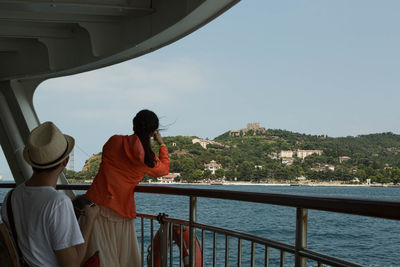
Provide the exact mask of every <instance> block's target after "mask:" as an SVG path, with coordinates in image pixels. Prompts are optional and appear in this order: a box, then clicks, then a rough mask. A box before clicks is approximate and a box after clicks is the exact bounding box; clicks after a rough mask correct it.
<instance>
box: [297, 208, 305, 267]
mask: <svg viewBox="0 0 400 267" xmlns="http://www.w3.org/2000/svg"><path fill="white" fill-rule="evenodd" d="M307 224H308V210H307V209H303V208H297V210H296V255H295V266H296V267H305V266H306V258H304V257H301V256H300V255H299V253H298V252H299V251H300V250H302V249H304V248H306V247H307Z"/></svg>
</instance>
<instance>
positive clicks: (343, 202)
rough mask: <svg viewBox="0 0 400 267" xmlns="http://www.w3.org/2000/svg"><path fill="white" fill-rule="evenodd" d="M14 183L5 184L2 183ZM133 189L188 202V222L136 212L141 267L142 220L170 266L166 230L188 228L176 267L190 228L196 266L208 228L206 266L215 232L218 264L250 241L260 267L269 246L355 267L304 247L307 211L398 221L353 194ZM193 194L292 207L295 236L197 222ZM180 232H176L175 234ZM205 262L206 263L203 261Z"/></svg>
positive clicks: (398, 216) (383, 204) (301, 259)
mask: <svg viewBox="0 0 400 267" xmlns="http://www.w3.org/2000/svg"><path fill="white" fill-rule="evenodd" d="M13 186H15V185H12V184H8V187H13ZM0 187H7V184H0ZM88 187H89V186H88V185H58V186H57V189H63V190H68V189H71V190H87V189H88ZM135 192H140V193H149V194H168V195H178V196H187V197H188V205H189V214H188V215H189V220H180V219H175V218H169V217H168V216H165V215H160V216H155V215H149V214H138V217H139V218H140V220H141V229H140V232H141V254H142V266H144V263H145V261H146V260H145V247H144V237H145V236H146V233H145V232H144V222H145V220H148V221H149V223H150V232H149V233H148V238H149V239H150V242H151V247H153V245H154V244H153V239H154V231H155V229H154V221H158V222H159V223H160V254H161V256H160V261H161V264H160V266H168V259H169V266H173V264H174V259H175V257H174V255H173V248H172V245H171V246H169V245H168V244H172V229H173V227H174V226H179V227H180V229H181V231H180V232H181V233H182V227H184V226H188V227H189V231H190V232H189V262H188V263H189V264H188V265H186V264H185V263H184V260H185V259H184V257H183V253H182V251H183V248H182V243H183V242H180V244H181V246H180V248H179V251H180V253H179V254H180V255H179V266H182V264H184V265H185V266H190V267H199V266H198V265H196V239H197V237H196V236H197V235H196V232H197V231H199V232H200V233H201V234H200V238H199V239H200V242H199V243H200V248H201V252H202V260H201V262H202V264H201V266H206V265H204V264H205V263H204V254H205V253H204V252H205V251H204V249H205V242H206V241H205V238H204V236H205V233H206V232H210V233H212V235H213V246H212V250H213V252H212V254H213V259H212V266H216V257H217V253H216V249H217V248H216V245H217V242H216V239H217V234H218V235H224V236H225V247H224V250H225V261H224V266H234V265H235V266H238V267H240V266H241V265H242V261H241V259H242V253H243V252H242V241H246V242H250V243H251V251H249V252H246V253H247V254H248V253H250V257H251V260H250V262H251V264H250V265H251V266H255V265H254V264H255V261H254V259H255V246H256V245H258V246H260V245H261V246H263V247H264V266H268V264H269V250H270V248H273V249H277V250H279V252H280V266H284V265H285V257H286V255H287V254H292V255H293V256H294V263H295V266H296V267H297V266H301V267H303V266H306V264H307V260H309V261H310V260H311V261H313V262H315V263H317V266H323V265H328V266H360V265H358V264H356V263H351V262H347V261H344V260H341V259H338V258H335V257H331V256H329V255H324V254H320V253H317V252H315V251H312V250H310V249H307V224H308V210H309V209H311V210H321V211H327V212H338V213H346V214H353V215H361V216H368V217H377V218H383V219H391V220H400V212H399V211H400V201H385V200H368V199H355V198H339V197H317V196H302V195H288V194H272V193H256V192H240V191H229V190H214V189H196V188H177V187H169V186H168V187H165V186H137V187H136V189H135ZM198 198H215V199H225V200H237V201H246V202H254V203H264V204H273V205H280V206H289V207H295V208H296V237H295V239H296V240H295V244H294V245H289V244H285V243H281V242H278V241H274V240H270V239H266V238H263V237H259V236H254V235H249V234H246V233H242V232H237V231H233V230H230V229H223V228H218V227H214V226H211V225H204V224H200V223H198V222H197V220H196V214H197V199H198ZM181 236H182V235H181ZM231 239H237V255H236V256H237V257H236V258H237V262H236V263H233V262H229V253H230V251H231V249H230V247H229V244H230V240H231ZM149 253H150V256H149V257H151V259H152V260H151V261H150V262H151V264H150V266H153V264H154V251H153V250H151V251H150V252H149ZM207 266H208V264H207Z"/></svg>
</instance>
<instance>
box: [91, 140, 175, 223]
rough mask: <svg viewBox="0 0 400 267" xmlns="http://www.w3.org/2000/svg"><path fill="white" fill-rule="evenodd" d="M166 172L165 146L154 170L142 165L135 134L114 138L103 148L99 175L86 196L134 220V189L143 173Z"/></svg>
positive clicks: (167, 168) (138, 141) (167, 161)
mask: <svg viewBox="0 0 400 267" xmlns="http://www.w3.org/2000/svg"><path fill="white" fill-rule="evenodd" d="M168 172H169V157H168V149H167V147H166V146H160V148H159V158H158V157H157V156H156V164H155V166H154V168H150V167H148V166H147V165H146V164H145V163H144V150H143V146H142V143H141V142H140V139H139V138H138V137H137V136H136V135H135V134H133V135H129V136H128V135H114V136H112V137H111V138H110V139H109V140H108V141H107V143H105V145H104V146H103V153H102V158H101V164H100V168H99V172H98V173H97V175H96V177H95V178H94V180H93V183H92V185H91V186H90V188H89V190H88V191H87V193H86V196H87V198H89V199H90V200H91V201H93V202H94V203H96V204H98V205H103V206H106V207H109V208H111V209H113V210H115V211H116V212H117V213H118V214H120V215H121V216H123V217H126V218H136V206H135V199H134V190H135V187H136V185H137V184H138V183H139V182H140V181H141V180H142V179H143V177H144V175H145V174H148V175H150V176H153V177H160V176H163V175H166V174H168Z"/></svg>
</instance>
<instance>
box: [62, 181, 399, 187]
mask: <svg viewBox="0 0 400 267" xmlns="http://www.w3.org/2000/svg"><path fill="white" fill-rule="evenodd" d="M68 182H69V183H78V184H91V183H92V181H91V180H84V181H80V180H68ZM139 185H213V184H212V183H209V182H200V183H183V182H168V183H166V182H150V183H149V182H140V183H139ZM218 185H230V186H243V185H244V186H331V187H400V185H395V184H346V183H342V182H293V183H279V182H276V183H265V182H264V183H252V182H243V181H239V182H234V181H227V182H222V184H217V185H215V184H214V185H213V186H218Z"/></svg>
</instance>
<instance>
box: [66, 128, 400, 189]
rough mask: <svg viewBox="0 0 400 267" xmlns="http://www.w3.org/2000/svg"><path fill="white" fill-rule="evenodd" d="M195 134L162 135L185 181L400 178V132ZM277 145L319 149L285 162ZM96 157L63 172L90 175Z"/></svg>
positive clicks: (172, 169)
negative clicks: (213, 165)
mask: <svg viewBox="0 0 400 267" xmlns="http://www.w3.org/2000/svg"><path fill="white" fill-rule="evenodd" d="M194 138H197V137H188V136H175V137H165V138H164V141H165V143H166V145H167V147H168V149H169V152H170V158H171V165H170V172H177V173H180V174H181V177H182V179H183V180H185V181H188V182H193V181H199V180H202V179H217V178H222V177H225V178H226V179H227V180H237V181H252V182H260V181H268V182H272V181H274V182H283V181H285V182H288V181H295V180H296V178H297V177H302V176H303V177H306V178H307V179H308V180H311V181H345V182H349V183H350V182H352V183H356V181H357V180H358V181H359V182H360V183H363V182H365V181H366V179H371V182H377V183H390V182H392V183H395V184H397V183H399V182H400V154H399V152H400V135H396V134H393V133H381V134H369V135H360V136H357V137H351V136H349V137H340V138H333V137H328V136H325V135H318V136H317V135H306V134H300V133H294V132H290V131H285V130H276V129H268V130H266V132H264V133H257V132H252V131H249V132H247V133H246V134H245V135H244V134H241V135H240V136H235V137H233V136H230V134H229V132H226V133H224V134H222V135H220V136H218V137H217V138H215V139H214V140H213V141H215V142H217V143H214V144H208V145H207V147H206V149H205V148H203V147H202V146H201V145H200V144H199V143H196V144H193V143H192V140H193V139H194ZM207 141H208V140H207ZM155 148H156V147H155ZM281 150H291V151H297V150H322V151H323V152H322V154H321V155H316V154H313V155H310V156H307V157H305V158H304V160H303V159H301V158H297V157H296V156H295V155H296V154H294V156H293V157H292V158H289V163H288V162H286V164H285V160H287V159H282V158H280V157H279V154H280V152H281ZM155 151H156V150H155ZM341 156H347V158H345V159H347V160H343V161H342V162H341V161H340V160H339V157H341ZM100 160H101V156H100V154H98V155H95V156H94V157H92V158H91V159H89V160H88V161H87V163H86V165H85V168H84V169H83V171H81V172H78V173H74V172H71V171H68V175H67V176H68V177H75V178H80V179H85V178H91V177H93V176H94V175H95V173H96V172H97V168H98V165H99V162H100ZM211 160H215V161H216V162H217V163H219V164H221V165H222V169H220V170H217V172H216V173H215V175H212V174H211V172H210V171H204V164H206V163H209V162H210V161H211ZM356 178H357V179H356Z"/></svg>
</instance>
